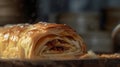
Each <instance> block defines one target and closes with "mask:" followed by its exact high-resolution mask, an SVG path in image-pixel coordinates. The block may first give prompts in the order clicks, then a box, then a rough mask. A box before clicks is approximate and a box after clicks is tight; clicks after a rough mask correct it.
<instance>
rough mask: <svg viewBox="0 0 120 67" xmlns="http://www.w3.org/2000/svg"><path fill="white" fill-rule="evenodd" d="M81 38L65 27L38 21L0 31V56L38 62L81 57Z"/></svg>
mask: <svg viewBox="0 0 120 67" xmlns="http://www.w3.org/2000/svg"><path fill="white" fill-rule="evenodd" d="M84 53H85V44H84V42H83V40H82V38H81V37H80V36H79V35H78V34H77V33H76V32H75V31H74V30H73V29H71V28H70V27H69V26H67V25H65V24H55V23H45V22H39V23H36V24H17V25H7V26H4V27H1V28H0V57H1V58H20V59H21V58H22V59H35V58H37V59H39V58H53V59H54V58H55V57H67V56H75V55H82V54H84Z"/></svg>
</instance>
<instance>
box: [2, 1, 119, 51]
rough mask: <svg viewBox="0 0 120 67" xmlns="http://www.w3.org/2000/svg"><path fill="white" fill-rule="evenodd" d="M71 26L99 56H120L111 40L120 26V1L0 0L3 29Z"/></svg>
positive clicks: (117, 46) (116, 41)
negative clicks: (41, 24) (42, 24)
mask: <svg viewBox="0 0 120 67" xmlns="http://www.w3.org/2000/svg"><path fill="white" fill-rule="evenodd" d="M38 21H47V22H49V23H63V24H68V25H69V26H71V27H72V28H73V29H75V30H76V32H78V33H79V34H80V35H81V36H82V37H83V39H84V40H85V42H86V44H87V50H92V51H94V52H97V53H113V52H120V44H119V41H120V39H119V38H117V39H116V40H115V41H114V38H112V37H111V34H112V31H113V29H114V28H115V26H116V25H118V24H119V23H120V0H0V25H5V24H16V23H36V22H38Z"/></svg>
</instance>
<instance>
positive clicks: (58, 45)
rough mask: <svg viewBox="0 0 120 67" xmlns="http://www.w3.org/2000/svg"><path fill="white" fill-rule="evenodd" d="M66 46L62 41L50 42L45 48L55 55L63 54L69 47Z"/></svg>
mask: <svg viewBox="0 0 120 67" xmlns="http://www.w3.org/2000/svg"><path fill="white" fill-rule="evenodd" d="M66 44H68V43H67V42H65V41H63V40H59V39H56V40H52V41H50V42H48V43H47V44H46V45H47V47H49V49H48V50H49V51H50V52H52V53H56V52H64V51H66V50H69V49H70V47H69V46H67V45H66Z"/></svg>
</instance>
